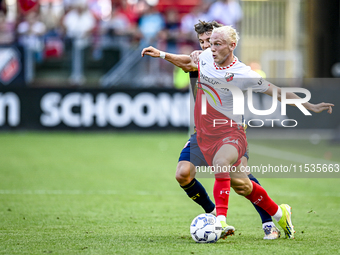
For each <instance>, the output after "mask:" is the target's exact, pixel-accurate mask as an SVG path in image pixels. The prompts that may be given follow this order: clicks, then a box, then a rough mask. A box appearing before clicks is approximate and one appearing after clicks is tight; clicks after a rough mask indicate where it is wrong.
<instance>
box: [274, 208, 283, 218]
mask: <svg viewBox="0 0 340 255" xmlns="http://www.w3.org/2000/svg"><path fill="white" fill-rule="evenodd" d="M281 217H282V209H281V207H280V206H279V209H277V212H276V213H275V214H274V216H273V218H274V220H276V221H279V220H280V219H281Z"/></svg>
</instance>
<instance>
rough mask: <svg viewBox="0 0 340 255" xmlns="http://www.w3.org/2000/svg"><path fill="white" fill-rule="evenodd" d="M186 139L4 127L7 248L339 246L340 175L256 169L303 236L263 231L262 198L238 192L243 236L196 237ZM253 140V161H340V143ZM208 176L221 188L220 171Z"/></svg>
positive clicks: (0, 163)
mask: <svg viewBox="0 0 340 255" xmlns="http://www.w3.org/2000/svg"><path fill="white" fill-rule="evenodd" d="M186 140H187V135H186V134H174V133H164V134H163V133H156V134H152V133H147V134H131V133H91V134H84V133H83V134H80V133H52V134H50V133H1V134H0V254H47V253H51V254H273V253H275V254H293V253H295V254H339V253H340V241H339V240H340V224H339V221H340V179H339V178H332V179H331V178H328V179H326V178H324V179H315V178H309V179H307V178H306V179H297V178H287V179H269V178H261V176H260V175H257V177H258V178H259V181H260V183H261V184H262V185H263V186H264V187H265V188H266V190H267V191H268V193H269V194H270V196H271V197H272V198H273V199H274V200H275V201H276V202H277V203H279V204H280V203H289V204H290V205H291V206H292V208H293V215H292V216H293V218H292V220H293V224H294V225H295V229H296V239H295V240H287V239H284V238H280V239H279V240H274V241H265V240H263V239H262V238H263V231H262V229H261V221H260V218H259V216H258V215H257V213H256V211H255V210H254V209H253V206H252V205H251V204H250V202H249V201H248V200H246V199H244V198H242V197H240V196H238V195H236V194H235V192H231V193H232V194H231V197H230V204H229V212H228V223H229V224H232V225H234V226H235V227H236V229H237V232H236V235H235V236H232V237H228V238H227V239H226V240H219V241H218V242H217V243H215V244H196V243H195V242H194V241H193V240H192V239H191V237H190V234H189V225H190V222H191V220H192V219H193V218H194V217H195V216H197V215H198V214H200V213H202V212H203V211H202V209H201V208H200V207H199V206H198V205H196V204H195V203H194V202H192V201H191V200H190V199H189V198H188V197H187V196H186V195H185V193H184V192H183V191H182V190H181V189H180V188H179V186H178V184H177V182H176V180H175V168H176V165H177V160H178V156H179V153H180V151H181V149H182V147H183V146H184V144H185V142H186ZM250 145H251V146H250V155H251V158H250V161H249V164H250V165H254V164H260V163H272V164H274V163H276V164H280V163H283V164H288V163H290V162H289V159H285V160H282V161H280V159H278V158H275V157H266V156H265V155H263V154H264V153H261V151H259V148H260V149H261V148H262V149H263V148H267V150H271V149H276V150H280V151H283V152H287V153H293V154H294V155H296V157H298V158H299V157H301V159H302V160H304V159H306V158H305V157H307V159H308V158H314V159H316V160H318V159H320V160H323V159H324V157H328V158H330V157H331V160H332V162H339V161H340V157H339V156H340V146H339V145H338V146H331V145H329V144H328V142H326V141H321V143H319V144H318V145H313V144H311V143H310V142H309V141H303V140H302V141H291V140H289V141H285V140H276V141H266V142H264V141H260V140H253V141H250ZM252 147H253V148H255V149H253V150H254V151H253V152H254V153H252ZM255 150H256V151H255ZM289 155H291V154H289ZM289 155H288V156H289ZM295 160H296V159H295ZM306 163H308V162H306ZM254 175H256V174H254ZM200 180H201V181H202V183H203V184H204V186H205V187H206V189H207V191H208V192H209V194H210V196H211V197H212V187H213V179H211V178H205V179H204V178H202V179H200Z"/></svg>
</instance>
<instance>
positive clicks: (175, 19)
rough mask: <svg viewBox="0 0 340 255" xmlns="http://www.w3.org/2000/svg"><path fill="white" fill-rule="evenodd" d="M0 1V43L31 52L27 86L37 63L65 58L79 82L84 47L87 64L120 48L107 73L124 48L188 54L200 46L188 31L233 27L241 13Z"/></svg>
mask: <svg viewBox="0 0 340 255" xmlns="http://www.w3.org/2000/svg"><path fill="white" fill-rule="evenodd" d="M0 2H1V4H0V6H1V8H0V45H1V46H4V45H12V44H15V45H18V46H22V47H23V48H25V49H26V51H27V50H28V51H30V52H31V55H32V56H33V57H31V58H30V57H28V59H29V61H28V62H27V61H26V64H28V65H29V66H30V67H31V68H28V71H27V74H26V76H27V79H26V81H27V82H28V83H32V82H34V79H35V78H36V77H35V76H36V73H35V70H33V69H35V66H36V65H37V69H38V71H39V64H40V63H44V62H48V61H49V60H51V61H52V62H53V61H54V62H55V63H56V62H57V61H58V59H60V60H61V59H63V58H65V54H66V55H69V56H71V61H73V62H76V63H73V64H72V66H71V67H70V69H72V71H71V72H72V74H71V76H70V78H69V80H68V82H69V83H70V84H75V85H77V84H78V85H79V84H80V85H81V84H84V83H85V75H84V67H83V66H82V65H83V63H82V62H84V61H85V60H86V59H85V60H84V56H83V55H82V54H83V50H84V49H85V48H87V49H88V50H87V51H86V52H87V53H86V54H87V58H91V61H92V62H96V61H97V62H98V61H100V60H101V59H103V58H104V57H105V56H103V54H105V53H106V51H105V50H107V49H117V48H118V49H119V50H118V51H119V52H118V54H116V55H115V54H111V55H110V54H109V55H110V56H111V62H110V61H106V62H110V63H111V64H110V63H106V66H105V64H104V66H105V67H104V69H106V70H105V71H108V70H110V67H112V66H114V64H116V62H118V61H119V60H120V58H122V57H123V56H124V54H126V53H128V51H129V49H133V48H134V49H136V50H137V49H139V48H141V47H142V46H146V45H153V46H155V47H158V48H160V49H162V50H164V51H169V52H172V53H190V52H191V51H192V50H194V49H198V48H199V45H198V42H197V35H196V34H195V31H194V29H193V28H194V25H195V24H196V23H198V21H199V20H204V21H211V20H216V21H218V22H220V23H223V24H225V25H233V26H234V27H236V28H238V27H239V23H240V21H241V19H242V9H241V6H240V4H239V2H238V1H237V0H221V1H213V0H188V1H176V0H173V1H165V0H163V1H162V0H73V1H72V0H1V1H0ZM227 14H228V15H227ZM26 55H27V56H29V55H30V54H26ZM68 58H70V57H68ZM85 58H86V57H85ZM98 63H99V62H98ZM47 66H48V64H47ZM41 68H42V69H44V68H43V67H41ZM29 69H31V70H29ZM149 69H150V68H149ZM105 71H104V72H105ZM45 73H48V70H47V71H46V72H45ZM94 75H96V74H94ZM51 79H52V80H53V78H51Z"/></svg>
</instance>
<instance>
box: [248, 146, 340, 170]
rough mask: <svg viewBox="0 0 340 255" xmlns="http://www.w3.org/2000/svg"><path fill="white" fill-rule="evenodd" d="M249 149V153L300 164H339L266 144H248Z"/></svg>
mask: <svg viewBox="0 0 340 255" xmlns="http://www.w3.org/2000/svg"><path fill="white" fill-rule="evenodd" d="M249 149H250V155H251V154H252V153H254V154H257V155H261V156H266V157H271V158H276V159H284V160H287V161H293V162H297V163H302V164H333V165H334V164H340V162H335V161H331V160H325V159H321V158H315V157H309V156H305V155H301V154H297V153H291V152H287V151H283V150H278V149H274V148H271V147H267V146H262V145H256V144H250V146H249Z"/></svg>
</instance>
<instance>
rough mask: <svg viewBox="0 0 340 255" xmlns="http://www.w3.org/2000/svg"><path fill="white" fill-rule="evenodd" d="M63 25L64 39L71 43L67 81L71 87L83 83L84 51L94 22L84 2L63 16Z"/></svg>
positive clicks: (77, 4) (80, 2) (78, 3)
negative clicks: (70, 68) (69, 73)
mask: <svg viewBox="0 0 340 255" xmlns="http://www.w3.org/2000/svg"><path fill="white" fill-rule="evenodd" d="M63 25H64V27H65V31H66V37H67V39H68V40H71V43H72V58H71V59H72V73H71V76H70V78H69V81H70V83H71V84H73V85H82V84H84V83H85V76H84V56H83V55H84V49H85V48H86V47H87V46H88V45H89V42H90V41H89V39H90V34H91V32H92V30H93V29H94V27H95V25H96V20H95V18H94V17H93V15H92V13H91V12H90V11H89V9H88V6H87V4H86V3H85V2H82V1H79V2H77V3H76V4H75V5H74V7H73V8H72V9H71V10H70V11H69V12H68V13H67V14H66V15H65V17H64V20H63Z"/></svg>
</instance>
